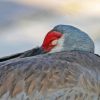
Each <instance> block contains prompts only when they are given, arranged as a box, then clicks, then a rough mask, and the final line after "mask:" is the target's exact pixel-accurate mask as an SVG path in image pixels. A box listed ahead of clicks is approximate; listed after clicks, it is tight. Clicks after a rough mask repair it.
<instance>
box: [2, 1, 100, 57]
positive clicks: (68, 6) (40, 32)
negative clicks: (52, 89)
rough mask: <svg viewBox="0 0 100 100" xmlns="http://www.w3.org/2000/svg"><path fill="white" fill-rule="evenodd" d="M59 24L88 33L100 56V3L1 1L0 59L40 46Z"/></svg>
mask: <svg viewBox="0 0 100 100" xmlns="http://www.w3.org/2000/svg"><path fill="white" fill-rule="evenodd" d="M57 24H70V25H73V26H76V27H78V28H80V29H81V30H83V31H85V32H87V33H88V35H89V36H90V37H91V38H92V39H93V40H94V42H95V52H96V53H97V54H100V0H0V57H2V56H6V55H10V54H13V53H17V52H22V51H25V50H28V49H31V48H33V47H36V46H40V45H41V44H42V41H43V39H44V37H45V34H46V33H47V32H48V31H49V30H50V29H52V28H53V27H54V26H55V25H57Z"/></svg>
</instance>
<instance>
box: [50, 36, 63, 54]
mask: <svg viewBox="0 0 100 100" xmlns="http://www.w3.org/2000/svg"><path fill="white" fill-rule="evenodd" d="M54 42H55V43H56V44H57V46H55V47H54V48H53V49H52V50H51V51H50V52H49V53H53V52H60V51H62V50H63V49H64V48H63V44H64V36H62V37H61V38H60V39H59V40H57V41H54Z"/></svg>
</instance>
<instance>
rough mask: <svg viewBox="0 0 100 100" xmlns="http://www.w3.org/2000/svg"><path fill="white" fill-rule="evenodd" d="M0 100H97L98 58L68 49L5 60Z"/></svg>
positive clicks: (99, 97) (99, 86) (0, 70)
mask: <svg viewBox="0 0 100 100" xmlns="http://www.w3.org/2000/svg"><path fill="white" fill-rule="evenodd" d="M5 98H7V99H5ZM0 100H100V57H99V56H97V55H94V54H92V53H87V52H81V51H71V52H59V53H52V54H45V55H40V56H34V57H28V58H22V59H19V60H17V61H12V62H9V63H7V64H6V63H5V64H3V65H2V66H0Z"/></svg>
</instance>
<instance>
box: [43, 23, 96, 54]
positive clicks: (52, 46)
mask: <svg viewBox="0 0 100 100" xmlns="http://www.w3.org/2000/svg"><path fill="white" fill-rule="evenodd" d="M42 48H43V49H44V51H46V52H59V51H72V50H79V51H87V52H92V53H94V43H93V41H92V39H91V38H90V37H89V36H88V35H87V34H86V33H85V32H83V31H81V30H79V29H78V28H76V27H73V26H70V25H57V26H55V27H54V28H53V29H52V30H51V31H50V32H48V33H47V35H46V37H45V39H44V42H43V44H42Z"/></svg>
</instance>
